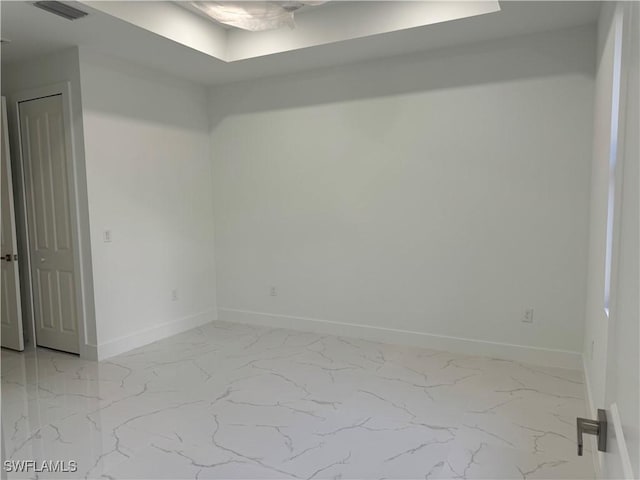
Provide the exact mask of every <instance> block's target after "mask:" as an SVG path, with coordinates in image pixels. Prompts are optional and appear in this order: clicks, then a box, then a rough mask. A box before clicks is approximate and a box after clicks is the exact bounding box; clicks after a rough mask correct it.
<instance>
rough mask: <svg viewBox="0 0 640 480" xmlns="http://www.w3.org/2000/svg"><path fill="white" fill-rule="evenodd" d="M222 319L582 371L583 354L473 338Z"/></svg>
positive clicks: (311, 321) (238, 314) (259, 316)
mask: <svg viewBox="0 0 640 480" xmlns="http://www.w3.org/2000/svg"><path fill="white" fill-rule="evenodd" d="M218 317H219V319H220V320H224V321H228V322H236V323H248V324H252V325H260V326H265V327H275V328H289V329H292V330H302V331H309V332H315V333H323V334H328V335H339V336H344V337H356V338H363V339H366V340H371V341H375V342H385V343H395V344H400V345H412V346H417V347H423V348H431V349H436V350H445V351H449V352H454V353H464V354H467V355H480V356H486V357H494V358H500V359H504V360H515V361H518V362H523V363H529V364H532V365H541V366H549V367H560V368H570V369H573V370H579V369H581V368H582V361H581V354H580V353H578V352H571V351H566V350H554V349H548V348H538V347H530V346H526V345H514V344H509V343H500V342H489V341H486V340H477V339H472V338H461V337H451V336H446V335H436V334H430V333H424V332H412V331H409V330H400V329H394V328H385V327H375V326H371V325H362V324H355V323H343V322H336V321H332V320H320V319H317V318H306V317H296V316H290V315H276V314H271V313H264V312H253V311H248V310H238V309H234V308H219V309H218Z"/></svg>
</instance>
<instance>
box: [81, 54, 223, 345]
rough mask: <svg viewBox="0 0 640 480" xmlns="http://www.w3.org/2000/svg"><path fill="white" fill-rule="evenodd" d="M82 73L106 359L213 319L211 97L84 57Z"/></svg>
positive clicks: (107, 61) (101, 58)
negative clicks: (175, 292)
mask: <svg viewBox="0 0 640 480" xmlns="http://www.w3.org/2000/svg"><path fill="white" fill-rule="evenodd" d="M80 73H81V83H82V107H83V116H84V132H85V148H86V162H87V178H88V191H89V212H90V218H91V242H92V249H93V271H94V277H95V278H94V287H95V304H96V319H97V330H98V342H99V345H98V354H99V356H100V357H107V356H111V355H114V354H117V353H119V352H122V351H126V350H129V349H130V348H133V347H137V346H139V345H142V344H144V343H148V342H150V341H153V340H156V339H158V338H162V337H164V336H167V335H169V334H173V333H177V332H179V331H181V330H185V329H187V328H192V327H194V326H197V325H199V324H202V323H204V322H208V321H211V320H212V319H213V318H214V316H215V307H216V303H215V284H214V275H213V212H212V208H213V207H212V180H211V161H210V157H209V136H208V131H207V125H208V117H207V108H206V103H207V97H206V91H205V89H204V87H200V86H196V85H193V84H190V83H186V82H183V81H180V80H173V79H171V78H169V77H167V76H166V75H164V74H163V75H158V74H157V73H156V72H154V71H149V70H145V69H142V68H140V67H137V66H135V65H132V64H128V63H124V62H122V61H118V60H115V59H112V58H109V57H105V56H102V55H98V54H96V53H92V52H89V51H85V50H81V52H80ZM104 230H110V231H111V234H112V241H111V243H105V242H103V232H104ZM173 289H177V290H178V300H177V301H173V300H172V290H173Z"/></svg>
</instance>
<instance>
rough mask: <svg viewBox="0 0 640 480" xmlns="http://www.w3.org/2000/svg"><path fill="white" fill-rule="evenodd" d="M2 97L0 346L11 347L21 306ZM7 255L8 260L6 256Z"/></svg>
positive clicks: (18, 341) (18, 342)
mask: <svg viewBox="0 0 640 480" xmlns="http://www.w3.org/2000/svg"><path fill="white" fill-rule="evenodd" d="M6 108H7V107H6V103H5V99H4V97H2V117H1V118H2V122H1V123H2V125H0V136H1V138H2V145H1V149H0V157H2V158H1V160H0V179H1V180H2V181H1V182H0V204H1V205H2V208H0V211H1V212H2V214H1V216H2V219H1V224H0V254H2V260H0V266H1V267H2V268H1V276H0V282H1V283H0V324H1V325H2V327H1V328H2V330H1V334H2V346H3V347H7V348H12V349H14V350H23V349H24V337H23V330H22V328H23V327H22V309H21V307H20V278H19V272H18V257H17V255H16V254H17V253H18V246H17V242H16V224H15V212H14V205H13V185H12V182H11V160H10V158H9V141H8V132H7V109H6ZM6 255H9V256H10V257H9V258H10V260H11V261H7V260H6V258H7V257H6Z"/></svg>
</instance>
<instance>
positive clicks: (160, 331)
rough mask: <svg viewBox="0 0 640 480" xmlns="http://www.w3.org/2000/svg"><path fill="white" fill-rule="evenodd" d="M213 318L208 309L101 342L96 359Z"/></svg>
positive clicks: (101, 358)
mask: <svg viewBox="0 0 640 480" xmlns="http://www.w3.org/2000/svg"><path fill="white" fill-rule="evenodd" d="M215 319H216V315H215V311H214V310H209V311H207V312H202V313H198V314H195V315H190V316H188V317H184V318H180V319H178V320H172V321H170V322H165V323H162V324H160V325H155V326H153V327H150V328H146V329H144V330H140V331H138V332H135V333H132V334H131V335H126V336H123V337H119V338H116V339H114V340H111V341H109V342H105V343H101V344H100V345H98V347H97V358H98V360H104V359H106V358H110V357H113V356H115V355H119V354H121V353H125V352H128V351H130V350H133V349H135V348H138V347H142V346H144V345H148V344H150V343H153V342H156V341H158V340H162V339H163V338H167V337H170V336H172V335H176V334H178V333H182V332H185V331H187V330H191V329H192V328H196V327H200V326H202V325H204V324H206V323H209V322H212V321H213V320H215Z"/></svg>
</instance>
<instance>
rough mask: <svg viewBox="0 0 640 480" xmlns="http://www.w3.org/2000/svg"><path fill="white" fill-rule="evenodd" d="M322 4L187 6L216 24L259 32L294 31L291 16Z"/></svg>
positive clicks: (197, 3)
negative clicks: (291, 29)
mask: <svg viewBox="0 0 640 480" xmlns="http://www.w3.org/2000/svg"><path fill="white" fill-rule="evenodd" d="M322 3H324V1H302V0H301V1H273V2H247V1H221V2H212V1H207V2H191V5H192V6H193V7H195V8H197V9H198V10H199V11H201V12H203V13H204V14H205V15H207V16H208V17H210V18H211V19H213V20H215V21H216V22H219V23H222V24H224V25H230V26H232V27H236V28H240V29H242V30H249V31H252V32H259V31H264V30H275V29H278V28H282V27H285V26H287V27H289V28H294V27H295V22H294V18H293V15H294V12H296V11H297V10H300V9H301V8H302V7H305V6H315V5H320V4H322Z"/></svg>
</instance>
